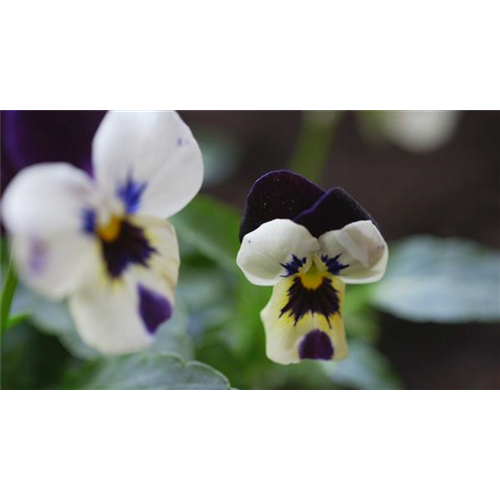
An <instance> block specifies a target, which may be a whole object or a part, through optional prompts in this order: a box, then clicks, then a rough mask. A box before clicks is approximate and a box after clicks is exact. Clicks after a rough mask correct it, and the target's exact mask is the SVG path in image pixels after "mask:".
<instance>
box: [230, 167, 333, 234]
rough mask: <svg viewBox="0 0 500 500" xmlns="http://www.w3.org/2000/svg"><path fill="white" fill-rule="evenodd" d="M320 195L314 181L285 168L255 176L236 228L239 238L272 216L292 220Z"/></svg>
mask: <svg viewBox="0 0 500 500" xmlns="http://www.w3.org/2000/svg"><path fill="white" fill-rule="evenodd" d="M323 194H324V191H323V190H322V189H321V188H320V187H318V186H317V185H316V184H314V183H312V182H310V181H308V180H307V179H306V178H305V177H302V176H301V175H298V174H294V173H293V172H289V171H287V170H277V171H275V172H270V173H268V174H266V175H264V176H262V177H261V178H260V179H258V180H257V181H256V182H255V184H254V185H253V186H252V189H251V190H250V193H249V194H248V198H247V207H246V211H245V216H244V218H243V222H242V223H241V227H240V241H241V240H243V237H244V236H245V234H247V233H250V232H252V231H254V230H255V229H257V228H258V227H259V226H261V225H262V224H264V223H265V222H269V221H271V220H274V219H291V220H294V219H295V217H297V216H298V215H299V214H301V213H302V212H303V211H304V210H307V209H308V208H310V207H311V206H312V205H314V203H315V202H316V201H318V200H319V199H320V198H321V197H322V196H323Z"/></svg>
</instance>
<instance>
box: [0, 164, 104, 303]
mask: <svg viewBox="0 0 500 500" xmlns="http://www.w3.org/2000/svg"><path fill="white" fill-rule="evenodd" d="M93 195H94V193H93V184H92V182H91V180H90V178H89V177H88V176H87V175H86V174H85V173H84V172H82V171H80V170H78V169H76V168H75V167H72V166H71V165H68V164H65V163H54V164H40V165H35V166H33V167H30V168H27V169H25V170H23V171H21V172H20V173H19V174H18V175H17V176H16V177H15V178H14V180H13V181H12V182H11V184H10V185H9V187H8V188H7V190H6V192H5V194H4V199H3V203H2V217H3V222H4V224H5V226H6V228H7V230H8V231H9V233H10V237H11V242H12V252H13V257H14V260H15V263H16V265H17V269H18V272H19V274H20V276H21V278H22V279H23V280H24V281H25V282H26V283H27V284H28V285H30V286H31V287H33V288H34V289H35V290H36V291H37V292H39V293H41V294H43V295H46V296H48V297H49V298H54V299H59V298H63V297H65V296H66V295H68V294H69V293H72V292H73V291H74V290H76V289H77V288H78V287H79V286H81V285H82V283H83V282H84V281H85V280H86V279H88V278H89V277H90V276H91V273H92V270H95V269H96V267H97V264H96V262H97V260H96V259H97V244H96V241H95V238H94V237H93V236H92V235H90V234H88V233H87V232H85V230H84V212H85V210H87V209H89V208H91V207H92V203H93V202H92V198H93Z"/></svg>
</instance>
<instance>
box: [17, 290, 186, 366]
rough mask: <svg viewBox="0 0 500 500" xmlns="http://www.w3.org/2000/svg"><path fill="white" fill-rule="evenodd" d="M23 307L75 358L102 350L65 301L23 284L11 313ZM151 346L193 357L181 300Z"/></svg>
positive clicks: (158, 350) (184, 310) (36, 325)
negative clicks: (93, 343) (91, 342)
mask: <svg viewBox="0 0 500 500" xmlns="http://www.w3.org/2000/svg"><path fill="white" fill-rule="evenodd" d="M21 311H25V312H28V313H29V318H28V320H27V321H29V322H30V323H31V324H33V325H34V326H35V327H36V328H37V329H38V330H40V331H41V332H43V333H45V334H47V335H55V336H57V337H58V338H59V341H60V342H61V344H62V345H63V346H64V347H65V348H66V349H67V350H68V351H69V352H70V353H71V354H72V355H73V356H75V357H76V358H80V359H95V358H98V357H100V353H99V352H97V351H96V350H95V349H93V348H92V347H89V346H88V345H87V344H85V342H83V340H82V339H81V337H80V335H79V333H78V331H77V329H76V327H75V324H74V323H73V320H72V318H71V315H70V314H69V311H68V309H67V306H66V304H65V303H64V302H52V301H49V300H45V299H43V298H42V297H40V296H39V295H37V294H35V293H33V292H32V291H30V290H29V289H27V288H25V287H23V286H22V285H21V284H20V285H19V286H18V288H17V291H16V295H15V298H14V304H13V307H12V312H11V314H16V313H18V312H21ZM150 350H151V351H154V352H172V353H176V354H180V355H181V356H183V357H184V358H185V359H192V358H193V345H192V341H191V339H190V338H189V336H188V334H187V316H186V309H185V306H184V304H183V303H182V301H177V305H176V307H175V309H174V314H173V316H172V318H171V319H170V320H169V321H167V322H166V323H164V324H163V325H162V326H160V328H159V329H158V331H157V332H156V339H155V342H154V343H153V344H152V346H151V348H150Z"/></svg>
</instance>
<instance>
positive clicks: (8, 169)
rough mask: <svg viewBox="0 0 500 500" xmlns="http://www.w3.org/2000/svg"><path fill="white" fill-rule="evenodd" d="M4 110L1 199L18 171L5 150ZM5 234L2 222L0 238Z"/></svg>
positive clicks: (0, 113)
mask: <svg viewBox="0 0 500 500" xmlns="http://www.w3.org/2000/svg"><path fill="white" fill-rule="evenodd" d="M4 112H5V111H4V110H0V199H1V198H2V195H3V192H4V191H5V188H6V187H7V184H8V183H9V182H10V181H11V180H12V178H13V177H14V175H15V173H16V170H15V169H14V167H13V166H12V164H11V163H10V161H9V159H8V157H7V152H6V150H5V144H4V141H3V133H2V132H3V128H2V125H3V124H2V121H3V120H2V119H3V113H4ZM4 233H5V230H4V227H3V226H2V221H1V220H0V236H2V235H3V234H4Z"/></svg>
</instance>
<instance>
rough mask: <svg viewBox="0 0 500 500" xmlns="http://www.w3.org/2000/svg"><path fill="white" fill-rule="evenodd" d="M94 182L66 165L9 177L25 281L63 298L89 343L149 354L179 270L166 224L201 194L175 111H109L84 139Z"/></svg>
mask: <svg viewBox="0 0 500 500" xmlns="http://www.w3.org/2000/svg"><path fill="white" fill-rule="evenodd" d="M92 166H93V178H91V177H90V176H89V175H88V174H87V173H85V172H84V171H83V170H79V169H77V168H76V167H74V166H72V165H70V164H68V163H63V162H59V163H41V164H37V165H33V166H31V167H28V168H25V169H23V170H22V171H20V173H19V174H18V175H16V176H15V177H14V179H13V180H12V182H11V183H10V185H9V186H8V188H7V189H6V191H5V194H4V197H3V198H4V199H3V203H2V214H3V222H4V224H5V226H6V228H7V230H8V232H9V233H10V239H11V244H12V254H13V257H14V259H15V262H16V265H17V269H18V271H19V274H20V276H21V278H22V279H23V280H24V282H25V283H26V284H27V285H29V286H31V287H32V288H33V289H34V290H35V291H37V292H39V293H40V294H42V295H44V296H46V297H48V298H52V299H55V300H59V299H64V298H69V308H70V312H71V313H72V316H73V319H74V321H75V324H76V326H77V328H78V330H79V332H80V334H81V336H82V338H83V340H84V341H85V342H86V343H88V344H89V345H90V346H92V347H94V348H96V349H98V350H99V351H101V352H103V353H108V354H118V353H125V352H131V351H135V350H139V349H143V348H145V347H147V346H148V345H149V344H150V343H151V342H152V341H153V339H154V336H153V334H154V332H155V330H156V329H157V327H158V326H159V325H160V324H161V323H163V322H164V321H166V320H167V319H169V318H170V316H171V314H172V308H173V305H174V292H175V287H176V284H177V276H178V269H179V250H178V244H177V237H176V234H175V230H174V228H173V227H172V225H171V224H170V223H169V222H168V221H165V220H164V219H165V218H167V217H170V216H171V215H174V214H175V213H176V212H178V211H179V210H181V209H182V208H183V207H184V206H185V205H186V204H187V203H189V201H191V199H192V198H193V197H194V196H195V195H196V193H197V192H198V191H199V189H200V186H201V183H202V178H203V162H202V157H201V152H200V149H199V147H198V144H197V143H196V141H195V139H194V138H193V135H192V134H191V131H190V130H189V128H188V127H187V125H186V124H185V123H184V122H183V121H182V120H181V119H180V117H179V116H178V115H177V113H174V112H109V113H107V114H106V116H105V117H104V119H103V120H102V122H101V124H100V125H99V128H98V129H97V132H96V133H95V136H94V138H93V141H92Z"/></svg>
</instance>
